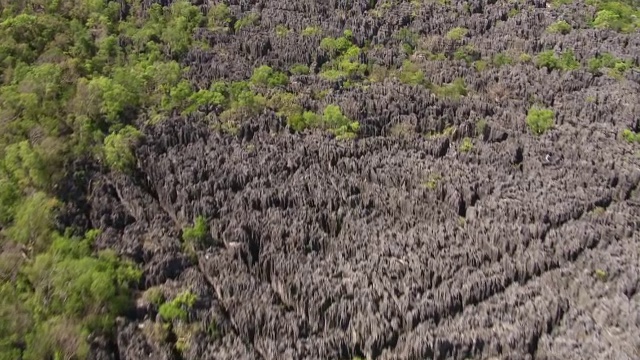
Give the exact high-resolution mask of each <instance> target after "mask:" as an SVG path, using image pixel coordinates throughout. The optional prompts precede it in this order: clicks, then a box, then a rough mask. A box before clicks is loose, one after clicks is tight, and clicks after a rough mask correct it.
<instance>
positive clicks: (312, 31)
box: [301, 26, 322, 36]
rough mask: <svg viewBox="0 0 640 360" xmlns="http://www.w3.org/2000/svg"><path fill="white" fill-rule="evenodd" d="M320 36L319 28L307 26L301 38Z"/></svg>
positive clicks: (320, 30)
mask: <svg viewBox="0 0 640 360" xmlns="http://www.w3.org/2000/svg"><path fill="white" fill-rule="evenodd" d="M320 34H322V29H321V28H320V27H319V26H307V27H306V28H304V30H302V32H301V35H302V36H316V35H320Z"/></svg>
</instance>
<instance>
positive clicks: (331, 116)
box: [322, 105, 360, 139]
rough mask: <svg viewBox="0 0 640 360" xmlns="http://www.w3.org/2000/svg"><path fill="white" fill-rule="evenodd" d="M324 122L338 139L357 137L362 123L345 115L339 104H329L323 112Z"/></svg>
mask: <svg viewBox="0 0 640 360" xmlns="http://www.w3.org/2000/svg"><path fill="white" fill-rule="evenodd" d="M322 122H323V123H324V126H325V127H327V128H328V130H329V131H330V132H332V133H333V134H334V135H335V136H336V137H337V138H338V139H352V138H355V137H356V136H357V135H358V131H359V130H360V124H359V123H358V122H357V121H352V120H350V119H349V118H347V117H346V116H344V115H343V114H342V110H340V107H339V106H337V105H327V107H326V108H325V109H324V112H323V114H322Z"/></svg>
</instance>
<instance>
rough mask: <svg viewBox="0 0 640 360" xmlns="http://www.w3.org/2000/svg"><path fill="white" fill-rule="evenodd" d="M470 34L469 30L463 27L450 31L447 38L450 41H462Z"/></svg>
mask: <svg viewBox="0 0 640 360" xmlns="http://www.w3.org/2000/svg"><path fill="white" fill-rule="evenodd" d="M468 32H469V30H467V29H466V28H463V27H459V26H458V27H455V28H453V29H451V30H449V31H448V32H447V34H446V35H445V37H446V38H447V39H449V40H456V41H458V40H462V38H463V37H465V36H466V35H467V33H468Z"/></svg>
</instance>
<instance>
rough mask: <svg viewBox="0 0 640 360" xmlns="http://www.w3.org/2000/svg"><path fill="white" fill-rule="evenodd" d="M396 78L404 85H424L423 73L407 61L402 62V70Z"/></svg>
mask: <svg viewBox="0 0 640 360" xmlns="http://www.w3.org/2000/svg"><path fill="white" fill-rule="evenodd" d="M398 78H399V79H400V81H401V82H402V83H404V84H408V85H426V80H425V78H424V73H423V72H422V70H420V68H419V67H418V65H416V64H414V63H412V62H411V61H409V60H405V61H403V62H402V69H401V70H400V74H399V76H398Z"/></svg>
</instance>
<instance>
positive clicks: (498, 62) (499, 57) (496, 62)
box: [491, 53, 513, 67]
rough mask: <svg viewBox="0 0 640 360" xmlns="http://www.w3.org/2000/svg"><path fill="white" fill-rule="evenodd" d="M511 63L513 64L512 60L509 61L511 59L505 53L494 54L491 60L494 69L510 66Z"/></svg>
mask: <svg viewBox="0 0 640 360" xmlns="http://www.w3.org/2000/svg"><path fill="white" fill-rule="evenodd" d="M512 63H513V59H511V57H509V55H507V54H506V53H499V54H496V55H495V56H494V57H493V58H492V59H491V64H493V66H495V67H501V66H505V65H511V64H512Z"/></svg>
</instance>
